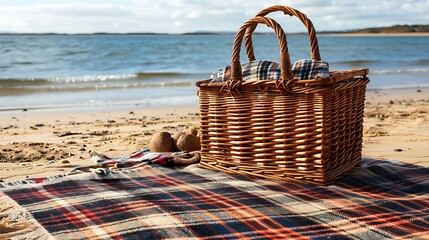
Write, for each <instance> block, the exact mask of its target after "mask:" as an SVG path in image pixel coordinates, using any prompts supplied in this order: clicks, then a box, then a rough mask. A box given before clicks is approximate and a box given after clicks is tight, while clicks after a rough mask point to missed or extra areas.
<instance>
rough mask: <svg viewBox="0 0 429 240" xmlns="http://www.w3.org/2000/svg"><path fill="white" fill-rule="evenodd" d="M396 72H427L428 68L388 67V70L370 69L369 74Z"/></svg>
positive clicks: (428, 71)
mask: <svg viewBox="0 0 429 240" xmlns="http://www.w3.org/2000/svg"><path fill="white" fill-rule="evenodd" d="M397 73H429V69H428V68H412V69H389V70H370V74H376V75H384V74H397Z"/></svg>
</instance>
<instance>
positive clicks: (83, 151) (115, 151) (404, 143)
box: [0, 89, 429, 182]
mask: <svg viewBox="0 0 429 240" xmlns="http://www.w3.org/2000/svg"><path fill="white" fill-rule="evenodd" d="M198 112H199V108H198V105H193V106H183V107H174V108H172V107H163V108H149V109H137V108H130V109H122V110H112V111H102V110H97V109H95V110H94V109H83V110H68V111H65V110H63V111H60V110H56V111H26V112H24V111H15V112H3V113H0V146H1V147H0V181H4V182H9V181H16V180H21V179H25V178H29V177H30V178H31V177H47V176H53V175H58V174H64V173H66V172H68V171H69V170H71V169H73V168H74V167H76V166H86V165H92V164H94V163H93V162H92V161H91V160H90V155H89V153H88V151H89V150H94V151H97V152H101V153H104V154H106V155H108V156H112V157H118V156H125V155H128V154H130V153H132V152H134V151H137V150H139V149H141V148H144V147H148V145H149V140H150V138H151V135H152V134H154V133H155V132H157V131H168V132H171V133H175V132H177V131H182V130H184V129H186V128H189V127H194V126H198V125H199V114H198ZM363 155H364V156H368V157H371V158H382V159H389V160H397V161H402V162H406V163H411V164H417V165H421V166H425V167H429V89H422V90H419V91H416V89H410V90H407V91H396V92H395V91H378V92H368V94H367V103H366V109H365V118H364V141H363Z"/></svg>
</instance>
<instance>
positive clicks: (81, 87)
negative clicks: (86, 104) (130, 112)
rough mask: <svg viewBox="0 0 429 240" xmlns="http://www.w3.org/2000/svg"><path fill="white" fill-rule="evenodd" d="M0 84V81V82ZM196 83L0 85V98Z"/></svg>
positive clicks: (189, 81)
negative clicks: (44, 93)
mask: <svg viewBox="0 0 429 240" xmlns="http://www.w3.org/2000/svg"><path fill="white" fill-rule="evenodd" d="M0 82H1V81H0ZM195 83H196V81H192V80H184V81H167V82H164V81H160V82H138V83H130V82H125V83H102V84H90V85H88V84H72V85H70V84H66V85H62V84H60V85H38V86H36V87H35V86H31V85H27V86H25V85H20V86H18V87H17V86H4V85H3V86H2V85H1V84H0V96H13V95H23V94H31V93H42V92H78V91H97V90H114V89H132V88H160V87H166V88H174V87H186V86H195Z"/></svg>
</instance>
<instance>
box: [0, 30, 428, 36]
mask: <svg viewBox="0 0 429 240" xmlns="http://www.w3.org/2000/svg"><path fill="white" fill-rule="evenodd" d="M316 33H317V35H318V36H327V37H401V36H411V37H412V36H417V37H420V36H429V32H414V33H406V32H404V33H347V32H344V33H330V32H323V31H321V32H317V31H316ZM254 34H255V35H275V34H274V33H271V32H257V33H254ZM286 34H287V35H289V36H306V35H307V33H286ZM234 35H235V32H219V33H0V36H234Z"/></svg>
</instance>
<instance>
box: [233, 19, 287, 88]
mask: <svg viewBox="0 0 429 240" xmlns="http://www.w3.org/2000/svg"><path fill="white" fill-rule="evenodd" d="M259 23H264V24H266V25H267V26H268V27H270V28H272V29H274V31H275V33H276V36H277V39H278V41H279V45H280V71H281V75H282V81H285V80H290V79H292V70H291V64H290V56H289V53H288V48H287V40H286V34H285V33H284V31H283V29H282V27H281V26H280V25H279V24H278V23H277V22H276V21H274V20H273V19H271V18H268V17H254V18H251V19H249V20H247V21H246V22H245V23H244V24H243V25H242V26H241V27H240V29H239V30H238V32H237V34H236V35H235V40H234V44H233V47H232V58H231V81H232V82H235V83H239V82H242V81H243V76H242V69H241V63H240V50H241V43H242V41H243V38H244V35H245V34H246V30H247V29H248V28H251V27H254V28H256V26H257V25H258V24H259ZM238 85H239V84H238ZM232 86H237V84H232Z"/></svg>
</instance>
